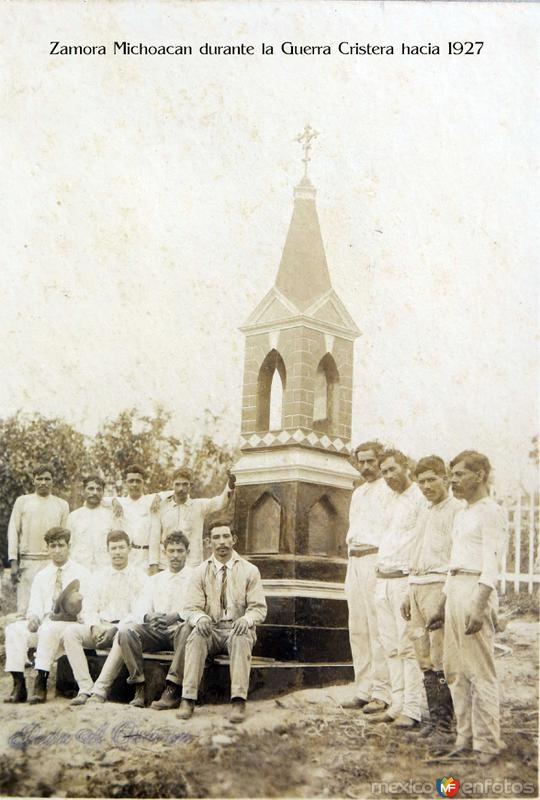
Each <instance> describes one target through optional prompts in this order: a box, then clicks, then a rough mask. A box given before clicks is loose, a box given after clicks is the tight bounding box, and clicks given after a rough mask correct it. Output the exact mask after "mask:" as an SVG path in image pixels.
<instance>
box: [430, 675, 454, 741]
mask: <svg viewBox="0 0 540 800" xmlns="http://www.w3.org/2000/svg"><path fill="white" fill-rule="evenodd" d="M434 675H435V677H436V679H437V706H438V712H437V713H438V723H437V728H438V730H439V731H440V732H441V733H451V732H452V730H453V726H454V704H453V702H452V695H451V694H450V689H449V688H448V684H447V682H446V678H445V677H444V672H442V671H441V672H435V673H434Z"/></svg>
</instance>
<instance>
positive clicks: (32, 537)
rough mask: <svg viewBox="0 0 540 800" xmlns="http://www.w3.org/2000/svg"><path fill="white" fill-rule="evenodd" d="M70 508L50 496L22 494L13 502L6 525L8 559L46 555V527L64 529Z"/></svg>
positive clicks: (58, 498)
mask: <svg viewBox="0 0 540 800" xmlns="http://www.w3.org/2000/svg"><path fill="white" fill-rule="evenodd" d="M68 515H69V506H68V504H67V503H66V501H65V500H62V498H61V497H57V496H56V495H54V494H50V495H48V496H47V497H41V496H40V495H39V494H36V493H35V492H34V494H23V495H21V496H20V497H18V498H17V499H16V500H15V503H14V505H13V510H12V512H11V517H10V519H9V525H8V558H9V560H10V561H16V560H17V559H18V558H19V557H20V556H42V557H43V556H47V545H46V544H45V538H44V537H45V534H46V533H47V531H48V530H49V528H56V527H60V528H65V527H66V523H67V519H68Z"/></svg>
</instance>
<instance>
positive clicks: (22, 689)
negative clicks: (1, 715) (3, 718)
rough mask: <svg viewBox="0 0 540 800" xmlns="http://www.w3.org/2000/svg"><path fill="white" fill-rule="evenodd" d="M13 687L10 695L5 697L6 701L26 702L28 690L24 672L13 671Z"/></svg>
mask: <svg viewBox="0 0 540 800" xmlns="http://www.w3.org/2000/svg"><path fill="white" fill-rule="evenodd" d="M11 674H12V676H13V689H12V690H11V694H10V695H9V697H6V698H5V699H4V703H26V698H27V691H26V681H25V680H24V672H12V673H11Z"/></svg>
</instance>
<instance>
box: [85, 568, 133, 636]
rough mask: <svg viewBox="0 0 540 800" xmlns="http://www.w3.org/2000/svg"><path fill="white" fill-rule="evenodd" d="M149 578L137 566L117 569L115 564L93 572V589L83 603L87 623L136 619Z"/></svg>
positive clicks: (96, 623) (97, 623)
mask: <svg viewBox="0 0 540 800" xmlns="http://www.w3.org/2000/svg"><path fill="white" fill-rule="evenodd" d="M146 580H147V576H146V573H145V572H143V570H141V569H138V568H137V567H132V566H127V567H125V569H115V568H114V567H112V566H109V567H107V568H106V569H103V570H101V571H100V572H98V573H97V574H94V575H93V576H92V591H91V592H90V594H89V596H88V600H87V602H86V603H85V605H84V607H83V618H84V621H85V623H86V624H87V625H99V624H101V623H105V624H106V623H109V622H115V621H120V622H132V621H134V620H135V614H136V608H137V603H138V602H139V600H140V597H141V592H142V591H143V590H144V586H145V583H146Z"/></svg>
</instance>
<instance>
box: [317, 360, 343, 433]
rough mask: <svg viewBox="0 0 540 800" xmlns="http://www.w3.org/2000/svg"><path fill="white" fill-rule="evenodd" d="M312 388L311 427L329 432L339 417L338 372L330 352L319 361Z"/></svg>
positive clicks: (334, 426)
mask: <svg viewBox="0 0 540 800" xmlns="http://www.w3.org/2000/svg"><path fill="white" fill-rule="evenodd" d="M314 389H315V395H314V401H313V427H314V429H315V430H316V431H321V432H324V433H330V432H331V431H332V429H335V428H336V427H337V423H338V419H339V372H338V368H337V366H336V362H335V361H334V359H333V357H332V356H331V355H330V353H326V355H325V356H323V358H321V360H320V361H319V365H318V367H317V371H316V373H315V386H314Z"/></svg>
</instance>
